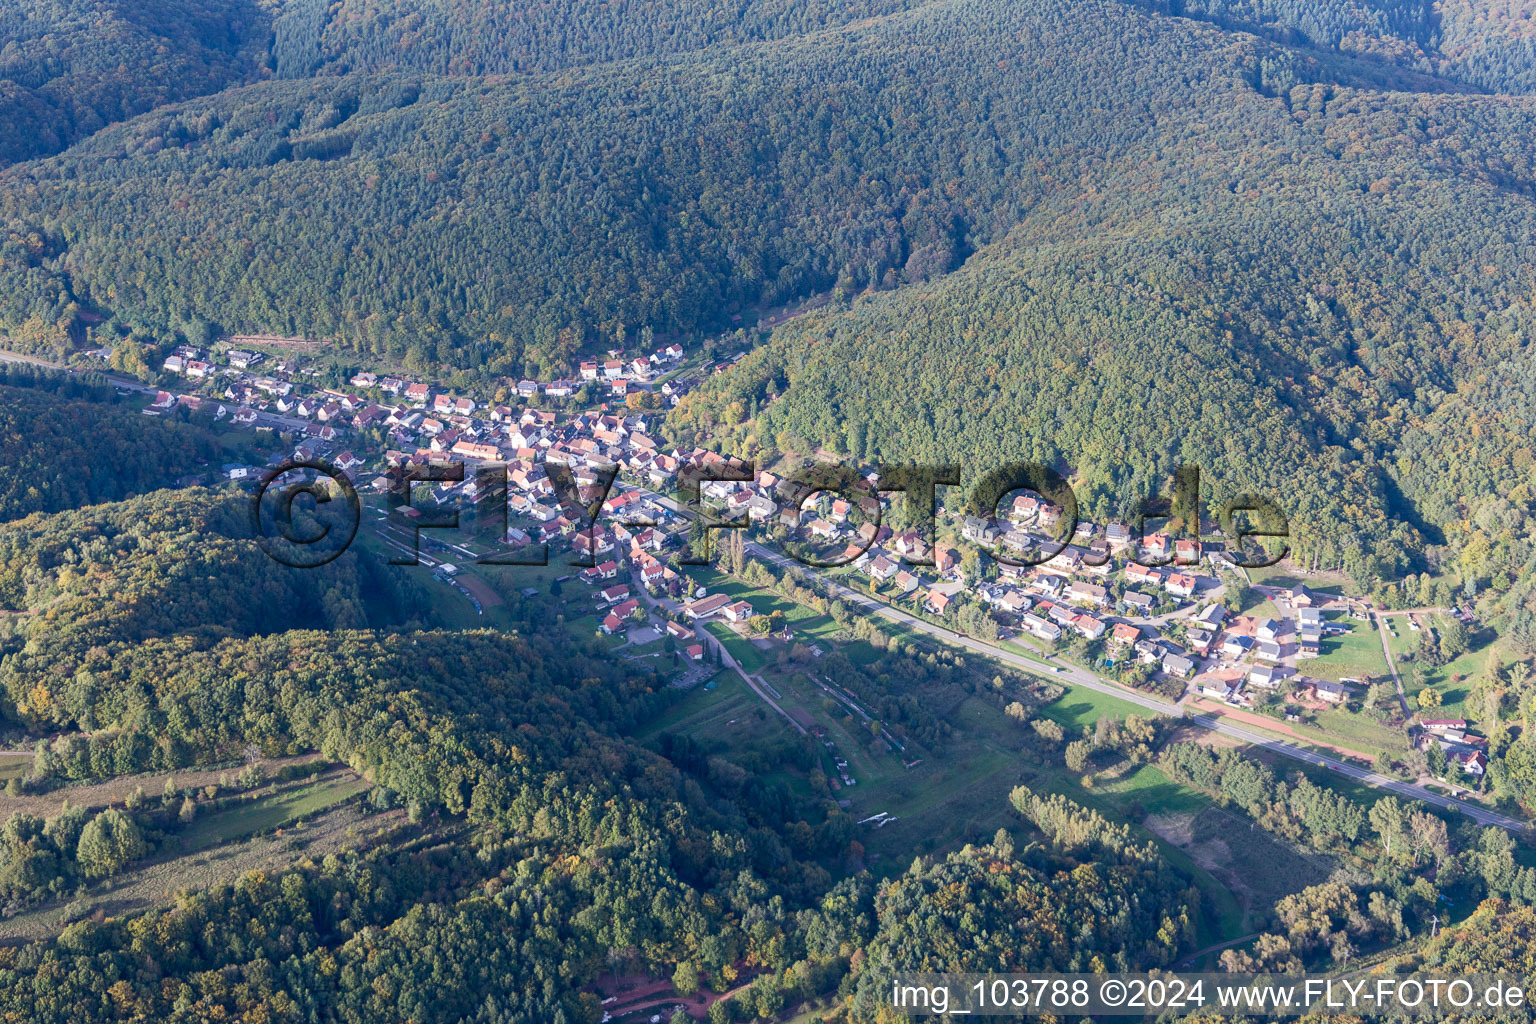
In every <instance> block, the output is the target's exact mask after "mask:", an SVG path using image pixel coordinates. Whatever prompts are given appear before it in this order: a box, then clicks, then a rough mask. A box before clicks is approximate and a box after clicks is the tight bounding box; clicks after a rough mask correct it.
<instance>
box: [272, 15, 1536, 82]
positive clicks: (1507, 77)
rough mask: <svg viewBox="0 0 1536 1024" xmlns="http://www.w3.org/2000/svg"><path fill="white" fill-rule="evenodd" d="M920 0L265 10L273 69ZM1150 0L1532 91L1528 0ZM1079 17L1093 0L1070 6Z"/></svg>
mask: <svg viewBox="0 0 1536 1024" xmlns="http://www.w3.org/2000/svg"><path fill="white" fill-rule="evenodd" d="M925 2H932V0H856V2H847V0H844V2H836V0H804V2H800V3H793V2H789V0H745V2H739V3H733V4H709V3H686V2H680V0H649V2H643V3H642V2H626V3H608V2H605V0H574V2H569V3H565V4H542V3H530V2H512V3H507V2H499V3H498V2H492V0H472V2H464V3H454V2H451V0H385V2H382V3H380V2H364V0H342V2H340V3H335V2H329V0H290V2H288V3H286V4H284V5H283V9H282V13H281V14H280V16H279V17H278V18H277V20H276V39H275V42H274V45H273V65H274V67H275V68H276V69H277V72H278V74H280V75H283V76H284V77H290V78H291V77H304V76H306V75H310V74H345V73H348V72H354V71H388V70H399V69H409V70H414V71H420V72H427V73H432V74H461V75H462V74H468V75H486V74H507V73H513V72H528V71H547V70H551V69H555V68H564V67H572V66H576V65H580V64H589V63H599V62H603V61H610V60H620V59H625V58H631V57H643V56H658V55H663V54H674V53H683V52H688V51H692V50H702V49H705V48H708V47H711V46H720V45H731V44H735V43H742V42H750V41H753V40H761V39H781V38H786V37H790V36H795V35H803V34H806V33H809V32H814V31H818V30H821V29H826V28H835V27H837V26H839V25H844V24H850V23H854V22H857V21H860V20H863V19H868V18H875V17H879V16H882V15H885V14H890V13H894V12H897V11H901V10H906V9H909V8H912V7H917V6H921V5H922V4H923V3H925ZM1140 5H1141V6H1143V7H1145V8H1146V9H1148V10H1151V11H1154V12H1156V13H1159V14H1164V15H1178V16H1181V17H1185V18H1193V19H1198V20H1202V21H1208V22H1210V23H1212V24H1215V25H1219V26H1222V27H1223V28H1228V29H1238V30H1244V31H1249V32H1256V33H1259V34H1260V35H1264V36H1266V37H1269V38H1272V39H1275V40H1277V41H1281V42H1285V43H1290V44H1295V45H1310V46H1315V47H1321V48H1326V49H1331V50H1336V51H1339V52H1343V53H1350V54H1358V55H1361V56H1364V57H1366V58H1368V59H1370V60H1372V61H1376V62H1379V63H1382V64H1390V65H1394V66H1397V67H1402V68H1406V69H1411V70H1414V71H1419V72H1422V73H1424V74H1428V75H1435V76H1437V77H1440V78H1443V79H1445V80H1446V81H1447V82H1452V83H1457V84H1460V85H1465V86H1467V87H1470V88H1476V89H1481V90H1485V91H1488V92H1518V93H1528V92H1531V91H1533V89H1536V20H1533V18H1532V12H1533V9H1536V8H1533V5H1532V3H1531V2H1530V0H1438V2H1436V0H1140ZM1080 6H1082V7H1083V9H1084V13H1085V15H1087V13H1088V12H1089V11H1091V10H1092V9H1093V7H1094V5H1080Z"/></svg>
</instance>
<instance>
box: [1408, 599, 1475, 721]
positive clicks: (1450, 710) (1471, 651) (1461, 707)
mask: <svg viewBox="0 0 1536 1024" xmlns="http://www.w3.org/2000/svg"><path fill="white" fill-rule="evenodd" d="M1391 621H1393V622H1394V623H1395V624H1396V626H1397V632H1398V635H1397V636H1396V637H1393V638H1391V639H1390V640H1389V641H1388V642H1389V643H1390V644H1391V645H1392V657H1393V658H1394V659H1396V660H1397V670H1398V673H1399V674H1400V675H1401V676H1402V678H1403V690H1404V692H1405V693H1407V694H1408V707H1409V708H1410V709H1412V710H1414V711H1417V710H1418V707H1419V705H1418V703H1417V698H1418V695H1419V691H1420V690H1422V689H1424V688H1425V687H1433V688H1434V689H1435V690H1437V691H1439V693H1440V701H1441V703H1440V707H1439V708H1438V709H1437V710H1436V711H1435V712H1434V713H1433V714H1431V715H1430V717H1432V718H1465V719H1468V720H1469V721H1473V722H1476V721H1477V719H1478V717H1479V716H1480V714H1481V710H1480V709H1478V708H1475V707H1470V706H1468V704H1467V697H1468V696H1469V695H1470V694H1471V692H1472V687H1473V685H1474V684H1475V683H1476V682H1477V680H1478V679H1479V677H1481V675H1482V673H1483V668H1484V666H1485V665H1486V664H1487V661H1488V656H1489V654H1491V653H1492V650H1493V647H1494V644H1493V635H1492V633H1491V632H1487V631H1484V632H1483V633H1480V634H1475V635H1474V636H1473V638H1472V644H1471V646H1470V647H1469V648H1468V649H1467V650H1466V651H1465V652H1463V653H1462V654H1460V655H1458V656H1457V657H1456V658H1455V659H1453V660H1452V661H1451V662H1449V663H1448V664H1445V665H1439V666H1435V665H1429V664H1426V663H1424V662H1421V661H1419V660H1418V658H1417V657H1416V654H1417V651H1418V647H1419V637H1420V636H1422V635H1423V634H1422V633H1415V632H1413V631H1412V630H1410V629H1409V628H1408V620H1407V618H1406V617H1404V616H1397V617H1395V619H1393V620H1391ZM1420 621H1421V622H1423V623H1424V624H1425V626H1426V627H1428V626H1433V627H1435V628H1436V629H1440V628H1443V622H1442V619H1441V617H1440V616H1437V615H1425V616H1420ZM1405 656H1407V660H1405Z"/></svg>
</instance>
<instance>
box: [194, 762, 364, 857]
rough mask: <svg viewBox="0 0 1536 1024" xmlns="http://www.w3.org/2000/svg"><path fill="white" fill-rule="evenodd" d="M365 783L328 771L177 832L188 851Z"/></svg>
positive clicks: (323, 804)
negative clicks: (320, 775)
mask: <svg viewBox="0 0 1536 1024" xmlns="http://www.w3.org/2000/svg"><path fill="white" fill-rule="evenodd" d="M368 788H369V785H368V783H367V782H366V781H365V780H363V779H360V778H357V777H356V776H354V775H352V774H351V773H350V772H339V771H338V772H331V773H329V774H327V775H325V776H323V777H321V778H319V779H316V780H315V781H313V782H309V783H305V784H304V785H300V786H295V787H293V788H290V789H280V790H278V791H277V792H275V793H273V794H271V795H270V796H259V797H257V798H256V799H254V800H251V801H249V802H247V803H242V804H239V805H237V806H235V807H231V808H229V809H227V810H222V811H216V812H214V813H211V814H209V815H207V816H206V817H199V818H198V819H197V820H196V821H194V822H193V823H192V824H191V825H190V826H188V827H187V829H186V831H184V832H182V833H181V840H182V846H183V848H184V849H185V850H187V851H188V852H195V851H198V850H203V849H207V848H208V847H210V846H217V845H218V844H220V843H226V842H229V841H230V840H233V839H240V838H244V837H245V836H249V835H253V834H255V833H258V832H266V831H268V830H270V829H274V828H282V827H283V826H285V825H287V824H288V823H289V822H292V821H297V820H298V819H300V818H305V817H308V816H309V815H312V814H315V813H317V812H319V811H322V810H325V809H326V808H328V807H332V806H334V805H336V804H339V803H341V802H342V801H343V800H346V799H349V798H350V797H353V796H356V795H357V794H358V793H361V792H363V791H364V790H366V789H368Z"/></svg>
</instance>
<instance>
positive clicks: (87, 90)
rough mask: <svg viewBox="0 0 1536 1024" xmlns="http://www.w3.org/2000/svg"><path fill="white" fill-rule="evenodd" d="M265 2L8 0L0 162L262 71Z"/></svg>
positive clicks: (1, 11)
mask: <svg viewBox="0 0 1536 1024" xmlns="http://www.w3.org/2000/svg"><path fill="white" fill-rule="evenodd" d="M267 6H268V5H266V4H264V3H261V2H259V0H7V2H6V3H5V4H4V5H3V6H0V166H4V165H5V164H7V163H12V162H14V161H17V160H27V159H30V158H32V157H36V156H46V155H48V154H51V153H57V152H58V151H60V150H61V149H64V148H65V147H66V146H69V145H71V144H72V143H74V142H76V141H78V140H80V139H83V138H85V137H86V136H88V135H90V134H91V133H92V132H95V131H98V130H100V129H101V128H102V127H104V126H106V125H108V124H112V123H113V122H116V121H122V120H124V119H126V118H130V117H133V116H134V115H136V114H142V113H144V111H146V110H150V109H153V108H154V107H158V106H160V105H161V104H163V103H169V102H172V101H174V100H180V99H186V98H187V97H189V96H201V95H204V94H206V93H211V92H217V91H219V90H220V89H224V88H227V87H228V86H230V85H233V84H235V83H238V82H245V81H250V80H252V79H253V78H255V77H259V76H260V74H261V73H262V70H263V68H264V66H265V65H266V62H267V60H268V50H269V47H270V45H271V34H272V33H271V14H270V11H269V10H268V9H267Z"/></svg>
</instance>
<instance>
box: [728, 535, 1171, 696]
mask: <svg viewBox="0 0 1536 1024" xmlns="http://www.w3.org/2000/svg"><path fill="white" fill-rule="evenodd" d="M745 547H746V550H747V552H748V553H749V554H751V555H753V556H754V557H757V558H761V559H763V560H764V561H766V562H770V563H772V564H774V565H777V566H779V567H780V568H783V569H789V568H798V569H804V568H805V567H804V566H802V565H801V564H800V563H799V562H796V561H794V560H793V559H791V558H789V557H788V556H786V555H782V554H780V553H778V552H776V551H770V550H768V549H767V548H765V547H763V546H762V545H761V544H756V543H753V544H747V545H745ZM820 579H821V583H822V585H823V586H825V587H826V588H827V589H828V590H830V591H832V592H833V593H836V594H837V595H838V596H839V597H840V598H842V599H843V600H844V601H845V602H847V603H848V604H851V605H854V606H856V607H858V608H860V609H862V610H863V611H866V612H869V613H870V614H872V615H878V616H880V617H881V618H885V619H889V620H890V621H892V622H896V623H900V624H901V625H903V626H906V627H908V628H910V629H915V630H918V631H920V632H923V633H927V634H928V635H929V636H932V637H935V638H937V639H939V640H942V641H944V642H945V643H949V644H953V645H955V646H958V647H964V648H966V649H967V650H972V651H975V652H976V653H978V654H984V655H986V656H987V657H989V658H994V659H996V660H998V661H1001V662H1003V663H1005V664H1007V665H1009V666H1011V667H1013V668H1017V669H1021V670H1023V671H1025V672H1030V673H1033V674H1034V675H1037V676H1040V677H1042V678H1044V679H1049V680H1051V681H1053V682H1062V681H1065V682H1070V683H1072V684H1073V685H1074V686H1082V687H1084V688H1086V689H1089V690H1096V691H1098V692H1099V693H1105V694H1109V695H1110V696H1112V697H1116V698H1119V699H1120V700H1124V701H1128V702H1130V703H1132V704H1139V705H1141V706H1142V707H1144V708H1146V709H1147V710H1148V711H1151V712H1153V713H1155V714H1160V715H1171V716H1173V717H1175V718H1182V717H1183V715H1184V709H1183V708H1181V707H1179V706H1178V705H1177V704H1170V703H1168V702H1167V701H1165V700H1159V699H1158V698H1156V697H1150V696H1148V695H1147V694H1144V693H1138V692H1137V691H1135V690H1129V689H1126V688H1125V687H1123V686H1116V685H1115V684H1113V683H1106V682H1104V681H1102V680H1101V679H1099V677H1097V676H1095V675H1093V674H1092V673H1091V672H1088V671H1087V670H1085V669H1082V668H1079V667H1077V666H1076V665H1067V664H1064V663H1060V662H1058V663H1057V664H1058V665H1059V667H1060V669H1062V670H1063V671H1057V672H1054V673H1052V672H1050V671H1048V670H1047V669H1046V668H1044V667H1042V665H1041V664H1040V662H1038V661H1035V660H1033V659H1030V658H1026V657H1024V656H1023V655H1019V654H1014V653H1013V652H1011V651H1005V650H1003V649H1002V648H1000V647H994V646H993V645H992V644H989V643H984V642H983V641H980V640H975V639H972V638H971V637H968V636H964V635H962V634H960V633H956V632H954V631H953V630H949V629H945V628H944V627H942V626H935V625H934V624H933V623H931V622H928V621H926V620H924V619H919V618H917V617H916V616H915V615H909V614H908V613H906V612H904V611H902V610H901V609H899V608H893V607H891V606H890V605H888V604H885V603H884V602H882V601H877V600H875V599H874V598H873V597H870V596H869V595H868V594H861V593H859V592H858V591H857V590H852V589H850V588H848V587H845V586H843V585H842V584H841V583H838V582H836V581H835V580H832V579H829V578H828V577H826V576H821V577H820Z"/></svg>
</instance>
